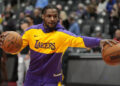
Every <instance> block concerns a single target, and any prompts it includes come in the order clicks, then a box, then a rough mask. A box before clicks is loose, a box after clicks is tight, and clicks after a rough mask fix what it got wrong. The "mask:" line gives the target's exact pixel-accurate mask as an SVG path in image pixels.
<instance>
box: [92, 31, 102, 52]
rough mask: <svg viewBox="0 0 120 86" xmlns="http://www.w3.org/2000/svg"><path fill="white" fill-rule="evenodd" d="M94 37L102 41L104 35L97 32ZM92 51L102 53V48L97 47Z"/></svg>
mask: <svg viewBox="0 0 120 86" xmlns="http://www.w3.org/2000/svg"><path fill="white" fill-rule="evenodd" d="M94 37H96V38H100V39H102V38H103V35H102V33H101V32H100V31H97V32H96V33H95V34H94ZM92 50H93V52H94V53H100V52H101V48H100V47H99V46H98V47H95V48H92Z"/></svg>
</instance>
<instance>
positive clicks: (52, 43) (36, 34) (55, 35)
mask: <svg viewBox="0 0 120 86" xmlns="http://www.w3.org/2000/svg"><path fill="white" fill-rule="evenodd" d="M30 39H31V40H30V41H29V46H30V48H31V49H32V50H35V51H37V52H41V53H46V54H50V53H54V52H62V51H63V50H59V48H60V46H61V45H62V41H63V39H62V35H61V33H60V32H57V31H53V32H49V33H44V32H43V31H42V29H33V30H31V35H30Z"/></svg>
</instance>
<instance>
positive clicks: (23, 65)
mask: <svg viewBox="0 0 120 86" xmlns="http://www.w3.org/2000/svg"><path fill="white" fill-rule="evenodd" d="M27 19H28V20H27ZM31 20H32V19H30V17H29V16H27V17H26V19H24V20H22V21H21V24H20V26H21V29H22V30H23V31H25V30H26V29H27V28H28V27H30V26H31V25H30V22H29V21H31ZM31 22H33V20H32V21H31ZM29 63H30V56H29V46H27V47H26V48H24V49H23V50H22V51H21V52H20V53H19V54H18V81H17V86H23V81H24V74H25V73H26V72H27V70H28V67H29Z"/></svg>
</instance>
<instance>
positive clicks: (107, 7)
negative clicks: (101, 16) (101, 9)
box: [106, 0, 116, 14]
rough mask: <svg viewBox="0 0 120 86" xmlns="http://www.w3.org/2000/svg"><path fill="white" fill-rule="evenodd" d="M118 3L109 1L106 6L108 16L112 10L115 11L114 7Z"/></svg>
mask: <svg viewBox="0 0 120 86" xmlns="http://www.w3.org/2000/svg"><path fill="white" fill-rule="evenodd" d="M115 3H116V0H109V1H108V3H107V6H106V10H107V12H108V14H110V13H111V11H112V9H113V5H114V4H115Z"/></svg>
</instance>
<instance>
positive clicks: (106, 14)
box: [0, 0, 120, 83]
mask: <svg viewBox="0 0 120 86" xmlns="http://www.w3.org/2000/svg"><path fill="white" fill-rule="evenodd" d="M13 1H14V0H8V1H7V0H4V1H3V2H4V7H3V9H2V12H1V14H0V32H4V31H17V32H19V33H20V34H22V33H23V32H24V30H25V29H26V28H28V27H29V26H31V25H36V24H40V23H42V19H41V10H42V8H44V7H45V6H46V5H48V4H52V5H55V6H56V7H57V8H58V9H59V10H60V21H59V22H60V23H61V24H62V25H63V26H64V27H65V28H66V29H67V30H69V31H71V32H73V33H74V34H76V35H83V36H93V37H98V38H111V39H114V40H117V41H120V0H32V1H31V0H21V2H19V3H17V2H14V3H12V2H13ZM18 1H19V0H18ZM23 24H24V25H23ZM70 51H73V52H101V50H100V48H99V47H98V48H93V49H89V48H88V49H87V50H84V49H83V50H80V49H77V50H76V49H70ZM28 53H29V50H28V49H27V52H26V50H25V52H24V53H21V54H19V55H17V56H18V57H21V56H24V55H28ZM8 56H9V57H12V55H8ZM24 59H29V57H28V56H24ZM19 62H21V59H20V61H19ZM27 65H28V64H27ZM19 68H20V66H19ZM4 71H6V70H4ZM23 74H24V73H23ZM4 75H5V74H4ZM5 76H6V75H5ZM20 76H21V75H20ZM22 78H23V77H22ZM5 81H7V77H6V78H5ZM18 83H19V82H18Z"/></svg>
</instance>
